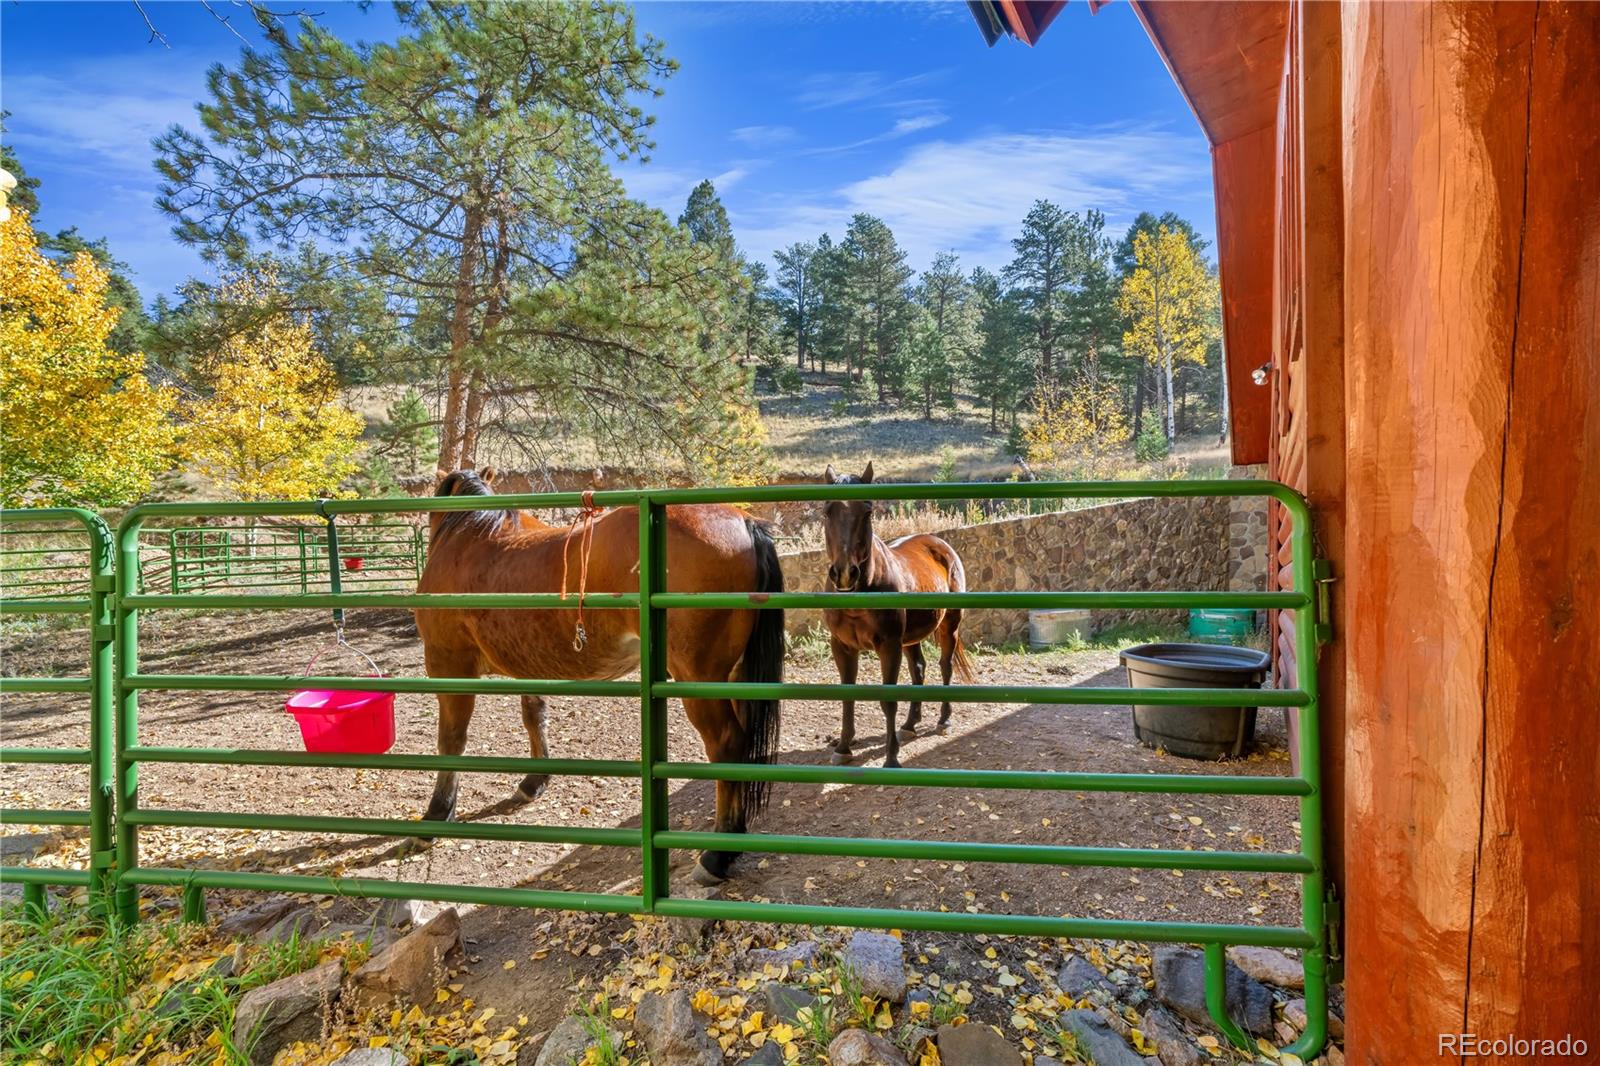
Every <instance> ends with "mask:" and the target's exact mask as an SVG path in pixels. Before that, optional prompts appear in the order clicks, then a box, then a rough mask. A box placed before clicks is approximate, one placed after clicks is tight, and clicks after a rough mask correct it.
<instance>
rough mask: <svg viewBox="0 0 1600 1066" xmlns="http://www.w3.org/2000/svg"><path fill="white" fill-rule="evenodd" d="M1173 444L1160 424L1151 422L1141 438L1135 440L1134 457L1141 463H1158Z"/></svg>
mask: <svg viewBox="0 0 1600 1066" xmlns="http://www.w3.org/2000/svg"><path fill="white" fill-rule="evenodd" d="M1171 450H1172V445H1171V444H1169V443H1168V442H1167V435H1166V433H1164V432H1162V429H1161V427H1160V426H1158V425H1156V424H1154V423H1151V424H1150V425H1147V426H1145V427H1144V431H1143V432H1141V433H1140V434H1139V439H1138V440H1136V441H1134V442H1133V457H1134V458H1135V459H1137V460H1139V461H1140V462H1141V463H1158V462H1160V461H1161V460H1163V459H1165V458H1166V457H1167V453H1168V452H1170V451H1171Z"/></svg>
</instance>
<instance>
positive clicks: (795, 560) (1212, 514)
mask: <svg viewBox="0 0 1600 1066" xmlns="http://www.w3.org/2000/svg"><path fill="white" fill-rule="evenodd" d="M1250 502H1251V501H1239V503H1240V504H1241V505H1243V506H1248V504H1249V503H1250ZM1234 504H1235V501H1232V500H1228V499H1145V500H1131V501H1128V502H1126V503H1113V504H1106V505H1104V506H1100V507H1091V508H1087V509H1084V510H1081V511H1062V512H1058V513H1055V514H1045V515H1031V516H1025V517H1021V518H1011V519H1005V520H1002V521H997V522H986V523H983V524H982V525H975V526H960V527H957V528H953V529H948V530H942V531H940V532H939V534H938V535H939V536H940V537H942V538H944V539H945V540H946V541H948V542H949V544H950V546H951V547H953V548H955V550H956V551H957V553H959V554H960V556H961V560H962V562H963V564H964V565H965V567H966V572H967V588H968V589H969V590H972V591H1030V590H1070V591H1083V592H1101V591H1110V590H1121V591H1159V590H1190V591H1213V590H1221V589H1226V588H1228V587H1230V578H1231V577H1232V576H1233V565H1232V564H1233V563H1234V562H1235V559H1234V558H1232V556H1233V555H1235V554H1236V551H1237V550H1235V551H1234V552H1230V550H1229V548H1230V545H1229V538H1230V535H1231V533H1232V532H1233V530H1232V512H1233V509H1234ZM827 569H828V564H827V558H826V554H825V553H824V552H821V551H808V552H795V553H792V554H789V555H785V556H784V557H783V575H784V583H785V587H786V588H788V589H789V590H791V591H794V592H820V591H822V583H823V580H824V578H825V577H826V574H827ZM1139 613H1141V614H1144V615H1147V616H1149V617H1150V618H1151V619H1152V620H1158V621H1160V622H1163V623H1171V624H1177V625H1182V624H1184V623H1185V622H1186V621H1187V619H1188V615H1187V612H1185V611H1149V612H1139ZM1133 614H1134V612H1130V611H1100V610H1097V611H1094V612H1092V619H1091V621H1092V625H1093V628H1094V629H1095V631H1097V632H1098V631H1099V630H1102V629H1105V628H1107V627H1109V626H1112V625H1116V624H1118V623H1120V622H1122V621H1125V620H1127V619H1128V618H1130V617H1131V616H1132V615H1133ZM821 625H822V613H821V612H820V611H790V612H789V616H788V627H789V632H790V633H792V634H800V633H804V632H806V631H808V630H809V629H811V628H812V627H818V628H820V627H821ZM961 631H962V634H963V636H964V637H965V638H966V641H967V643H969V644H973V643H984V644H1004V643H1007V642H1009V641H1015V640H1025V639H1026V638H1027V635H1028V612H1027V611H1024V610H974V611H969V612H968V613H967V615H966V617H965V618H963V619H962V624H961Z"/></svg>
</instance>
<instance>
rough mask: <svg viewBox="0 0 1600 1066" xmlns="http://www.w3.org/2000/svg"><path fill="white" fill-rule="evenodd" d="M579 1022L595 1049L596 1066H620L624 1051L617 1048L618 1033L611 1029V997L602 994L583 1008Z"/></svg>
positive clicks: (580, 1011)
mask: <svg viewBox="0 0 1600 1066" xmlns="http://www.w3.org/2000/svg"><path fill="white" fill-rule="evenodd" d="M578 1021H579V1023H580V1024H582V1026H583V1031H584V1032H585V1033H587V1034H588V1036H589V1042H590V1045H591V1046H592V1047H593V1048H594V1055H593V1059H594V1066H618V1063H620V1062H621V1061H622V1049H621V1048H620V1047H618V1046H617V1038H616V1031H615V1030H613V1029H612V1028H611V999H610V997H609V996H606V995H603V994H602V995H599V996H596V997H595V998H594V999H593V1000H591V1001H590V1002H588V1003H586V1004H584V1005H583V1006H581V1007H580V1008H579V1009H578Z"/></svg>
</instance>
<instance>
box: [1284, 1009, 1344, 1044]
mask: <svg viewBox="0 0 1600 1066" xmlns="http://www.w3.org/2000/svg"><path fill="white" fill-rule="evenodd" d="M1283 1017H1284V1020H1286V1021H1287V1022H1288V1023H1289V1024H1290V1025H1292V1026H1294V1027H1295V1030H1296V1031H1297V1032H1302V1031H1304V1030H1305V1027H1306V1001H1305V1000H1303V999H1291V1000H1290V1001H1289V1002H1287V1003H1285V1004H1284V1005H1283ZM1328 1035H1329V1036H1330V1037H1332V1038H1333V1039H1335V1040H1343V1039H1344V1019H1343V1018H1341V1017H1339V1016H1338V1015H1337V1014H1335V1013H1333V1011H1331V1010H1330V1011H1329V1012H1328Z"/></svg>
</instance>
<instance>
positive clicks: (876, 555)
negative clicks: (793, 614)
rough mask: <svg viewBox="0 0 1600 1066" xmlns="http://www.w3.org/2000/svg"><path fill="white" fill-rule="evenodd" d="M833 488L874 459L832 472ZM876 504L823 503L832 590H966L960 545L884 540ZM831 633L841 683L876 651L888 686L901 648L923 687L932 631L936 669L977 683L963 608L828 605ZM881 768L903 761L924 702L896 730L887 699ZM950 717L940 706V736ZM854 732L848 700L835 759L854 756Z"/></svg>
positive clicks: (918, 537)
mask: <svg viewBox="0 0 1600 1066" xmlns="http://www.w3.org/2000/svg"><path fill="white" fill-rule="evenodd" d="M827 479H828V484H830V485H855V484H861V485H866V484H870V483H871V482H872V464H871V463H868V464H867V469H866V470H865V471H863V472H862V474H861V476H860V477H855V476H854V475H851V474H846V475H844V476H843V477H840V476H839V475H837V474H835V473H834V472H833V467H831V466H830V467H828V470H827ZM872 509H873V505H872V503H871V502H870V501H866V500H851V501H849V502H845V501H841V500H834V501H832V502H830V503H828V504H827V505H825V506H824V507H823V521H824V523H825V524H824V536H825V538H826V542H827V548H828V589H829V591H833V592H856V591H860V592H965V591H967V581H966V574H965V572H964V571H963V570H962V569H961V557H960V556H958V555H957V554H956V550H955V549H954V548H952V547H950V545H948V544H946V543H945V542H944V541H942V540H940V539H939V538H938V537H935V536H932V535H931V534H927V533H918V534H915V535H913V536H909V537H901V538H899V539H898V540H894V541H890V542H889V543H887V544H885V543H884V542H883V541H882V540H880V539H879V538H878V535H877V534H875V533H873V532H872ZM822 617H823V620H824V621H825V622H826V623H827V626H828V633H829V634H830V636H831V637H832V640H831V644H832V649H833V662H834V665H835V666H837V667H838V668H839V680H840V681H841V682H843V683H844V684H846V685H853V684H855V681H856V668H857V666H858V665H859V663H860V660H861V653H862V652H864V651H875V652H877V653H878V662H879V663H880V664H881V665H882V667H883V683H884V684H886V685H893V684H895V683H896V682H898V681H899V680H900V658H901V654H902V649H903V650H904V655H905V657H906V658H908V659H910V660H911V683H912V684H913V685H920V684H922V679H923V675H924V672H925V669H926V666H925V663H924V661H923V657H922V640H923V638H924V637H927V636H929V635H932V636H933V637H934V639H935V640H937V641H938V642H939V674H940V676H941V677H942V678H943V680H944V683H945V684H946V685H948V684H950V673H951V670H952V669H954V670H955V671H956V672H957V673H959V674H960V675H961V679H962V680H963V681H971V680H972V663H971V660H970V659H968V657H967V650H966V648H964V647H962V645H961V612H960V610H955V609H952V610H928V611H881V610H880V611H868V610H853V609H851V610H838V611H836V610H828V611H824V612H822ZM883 716H884V750H885V755H884V759H883V765H885V766H899V765H900V741H902V740H910V739H911V738H912V737H914V736H916V735H917V723H918V722H920V721H922V701H921V700H918V701H916V702H915V703H913V704H912V705H911V709H910V711H909V712H908V713H907V714H906V720H905V724H904V725H902V726H901V727H900V730H899V732H898V733H896V731H895V727H894V719H895V704H894V701H893V700H885V701H884V702H883ZM949 721H950V702H949V701H948V700H946V701H944V703H943V704H941V706H940V708H939V724H938V726H937V727H936V729H935V732H937V733H943V732H944V731H945V726H946V724H947V723H948V722H949ZM855 735H856V704H855V701H854V700H845V701H844V721H843V724H842V725H841V727H840V731H839V739H838V741H837V742H836V743H835V744H834V749H833V761H834V762H836V763H842V762H844V761H845V760H847V759H848V758H849V757H850V742H851V741H852V740H854V739H855Z"/></svg>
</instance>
